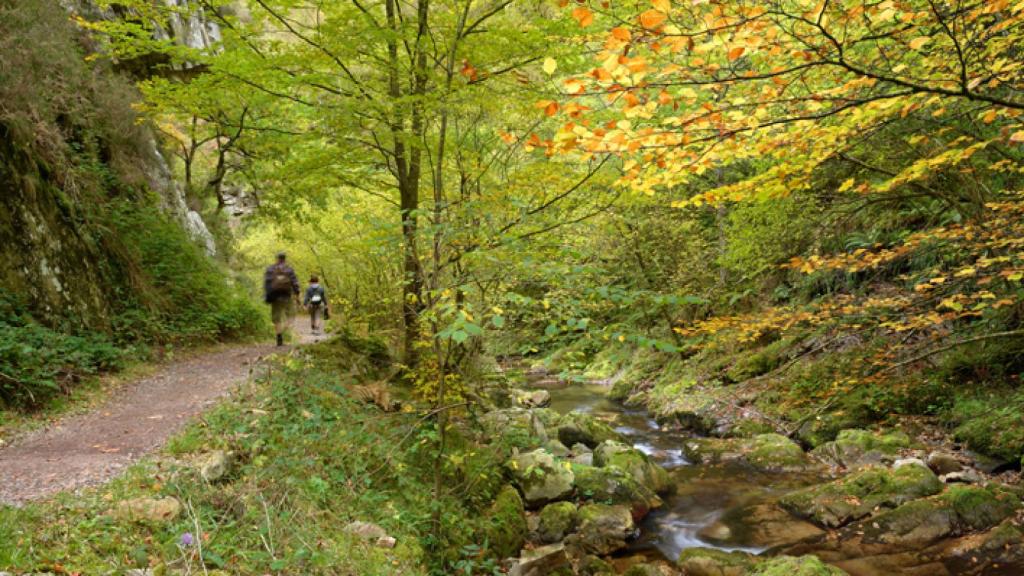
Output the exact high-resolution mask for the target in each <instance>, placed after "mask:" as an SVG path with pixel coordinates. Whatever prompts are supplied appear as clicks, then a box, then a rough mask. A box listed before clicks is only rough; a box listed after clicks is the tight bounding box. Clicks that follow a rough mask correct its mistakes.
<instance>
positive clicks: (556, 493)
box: [505, 448, 575, 508]
mask: <svg viewBox="0 0 1024 576" xmlns="http://www.w3.org/2000/svg"><path fill="white" fill-rule="evenodd" d="M505 466H506V468H508V470H509V472H510V473H511V474H512V479H513V482H514V483H515V485H516V486H517V487H518V488H519V491H520V492H522V494H523V499H524V500H525V502H526V506H527V507H528V508H536V507H539V506H542V505H544V504H547V503H548V502H554V501H557V500H563V499H565V498H567V497H568V496H569V495H570V494H572V491H573V480H574V479H575V476H574V474H573V472H572V467H571V466H570V464H569V463H568V462H564V461H557V460H555V457H554V456H552V455H551V453H550V452H548V451H546V450H544V449H543V448H539V449H537V450H534V451H532V452H525V453H521V454H515V455H513V456H512V458H510V459H509V461H508V462H507V463H506V464H505Z"/></svg>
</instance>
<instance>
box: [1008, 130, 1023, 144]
mask: <svg viewBox="0 0 1024 576" xmlns="http://www.w3.org/2000/svg"><path fill="white" fill-rule="evenodd" d="M1010 142H1024V130H1020V131H1018V132H1014V133H1013V135H1012V136H1010Z"/></svg>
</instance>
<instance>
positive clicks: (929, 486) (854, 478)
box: [779, 466, 942, 528]
mask: <svg viewBox="0 0 1024 576" xmlns="http://www.w3.org/2000/svg"><path fill="white" fill-rule="evenodd" d="M941 490H942V483H941V482H940V481H939V479H938V478H937V477H936V476H935V474H934V473H933V472H932V471H931V470H929V469H928V468H925V467H923V466H903V467H901V468H897V469H888V468H867V469H864V470H862V471H860V472H855V473H853V474H851V475H849V476H847V477H846V478H842V479H839V480H836V481H834V482H829V483H827V484H821V485H817V486H811V487H809V488H804V489H802V490H797V491H796V492H791V493H789V494H787V495H785V496H783V497H782V498H781V499H780V500H779V503H780V505H781V506H782V507H783V508H785V509H786V510H788V511H789V512H791V513H793V514H795V515H796V516H799V517H801V518H807V519H809V520H811V521H813V522H815V523H817V524H819V525H822V526H826V527H830V528H836V527H839V526H843V525H845V524H848V523H850V522H853V521H855V520H859V519H861V518H864V517H865V516H868V515H870V514H872V513H873V512H874V511H875V510H876V509H878V508H895V507H896V506H899V505H900V504H903V503H905V502H909V501H911V500H915V499H918V498H924V497H926V496H930V495H933V494H937V493H939V492H940V491H941Z"/></svg>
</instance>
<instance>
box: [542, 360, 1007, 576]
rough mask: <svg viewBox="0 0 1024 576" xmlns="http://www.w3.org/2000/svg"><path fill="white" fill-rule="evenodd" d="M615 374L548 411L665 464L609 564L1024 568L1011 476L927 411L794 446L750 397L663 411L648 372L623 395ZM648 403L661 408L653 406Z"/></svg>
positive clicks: (680, 400)
mask: <svg viewBox="0 0 1024 576" xmlns="http://www.w3.org/2000/svg"><path fill="white" fill-rule="evenodd" d="M594 372H595V370H594V369H593V368H591V369H590V373H591V374H594ZM623 376H624V371H623V370H621V369H619V370H618V371H617V373H616V374H614V375H612V376H610V377H607V378H604V379H602V380H600V381H599V382H598V383H596V384H594V383H591V384H589V385H588V384H580V383H576V384H572V385H568V386H567V387H564V388H559V387H557V386H556V388H555V389H552V390H551V394H552V406H553V407H555V408H556V409H557V410H559V411H566V410H570V409H572V410H582V411H584V412H587V413H594V414H596V415H598V416H599V418H601V419H603V420H605V421H607V422H608V423H609V424H610V425H611V426H613V427H614V428H615V430H617V431H619V432H621V433H623V434H624V435H625V436H626V437H627V438H628V440H629V441H630V442H631V443H632V444H633V445H634V446H635V447H636V448H638V449H641V450H643V451H644V452H645V453H648V454H650V455H651V457H652V459H653V460H655V461H656V462H658V463H659V464H661V465H663V466H665V467H666V468H667V469H668V471H669V473H670V478H671V483H672V484H673V490H672V491H671V495H668V496H666V497H665V506H664V507H661V508H659V509H658V510H656V511H654V512H652V513H651V514H650V516H649V517H648V518H647V519H646V520H645V521H644V522H643V523H642V524H641V525H640V527H641V529H642V533H641V536H640V538H639V540H637V541H636V542H634V543H633V544H632V545H631V546H630V548H629V549H628V551H627V554H626V556H623V557H620V558H619V560H618V563H619V565H620V566H624V565H630V564H633V563H640V565H642V566H646V565H647V563H651V565H654V566H657V567H658V569H659V570H661V573H682V574H697V575H703V574H715V575H718V574H756V573H760V572H759V570H761V568H760V567H759V566H765V564H764V560H762V559H763V558H766V557H767V558H774V557H783V556H787V555H793V556H797V557H800V558H803V560H801V561H802V562H806V563H808V566H810V565H811V564H814V566H815V567H814V568H806V570H809V571H806V572H799V573H801V574H804V573H806V574H831V573H832V572H829V571H828V570H830V568H827V567H825V566H818V565H817V564H816V563H817V562H818V560H819V559H820V560H824V561H825V562H827V563H828V564H829V565H831V566H832V568H831V569H836V568H838V569H842V570H843V571H844V572H841V573H848V574H852V575H854V576H876V575H878V576H881V575H883V574H918V573H922V574H923V573H928V574H949V575H953V574H992V575H1001V574H1018V573H1021V571H1024V546H1022V545H1021V544H1020V542H1021V536H1022V535H1024V531H1022V528H1021V526H1022V521H1024V516H1022V514H1021V507H1022V503H1021V496H1022V495H1024V487H1022V486H1021V484H1020V477H1019V474H1018V473H1017V472H1016V471H1013V470H999V469H998V466H997V467H996V468H995V469H993V468H992V463H993V461H992V459H990V458H985V457H983V456H981V455H975V457H972V453H971V452H965V451H963V450H961V449H960V448H962V446H957V445H956V444H955V443H954V442H952V441H951V440H950V438H949V437H948V436H946V435H943V434H941V432H942V431H941V429H938V428H936V427H935V426H929V424H930V423H927V422H924V423H922V422H920V421H916V422H915V421H911V420H904V421H902V422H901V421H900V420H899V419H893V420H891V421H890V423H891V424H892V427H891V428H888V429H882V428H875V429H873V430H864V429H843V430H841V431H840V432H838V433H837V434H836V435H835V437H834V438H833V439H831V440H828V441H825V442H821V443H819V444H818V445H817V446H816V447H815V448H813V449H811V450H810V451H807V452H805V450H804V446H801V445H800V444H799V443H798V442H797V441H794V440H791V439H789V438H787V437H786V436H784V435H780V434H777V433H768V432H761V431H760V430H759V428H760V427H761V426H763V425H764V424H765V420H766V419H765V418H764V416H763V415H762V414H758V413H756V408H754V409H752V410H750V411H747V412H746V414H751V416H749V417H747V418H744V412H743V410H742V404H739V405H735V404H730V403H725V402H722V403H723V404H726V405H727V409H726V412H727V411H728V410H729V409H731V410H732V412H731V413H729V414H730V416H731V418H730V419H729V420H725V419H724V418H723V420H717V421H716V420H714V419H713V417H714V416H720V415H721V414H723V412H713V411H710V410H708V411H705V412H697V411H693V412H679V411H677V412H675V413H672V412H668V411H666V410H664V408H665V406H666V405H665V404H659V403H658V400H659V399H662V398H664V397H665V394H664V389H662V390H661V395H659V394H658V392H659V389H658V387H657V385H656V384H653V385H652V383H647V384H646V386H645V387H641V389H639V390H636V389H634V390H633V394H631V395H630V396H629V397H627V400H629V402H628V403H627V404H628V405H623V404H620V403H618V402H617V401H613V400H609V399H608V398H607V397H606V396H605V395H606V394H610V395H611V396H616V395H617V394H616V392H619V394H621V390H622V386H621V385H619V384H618V383H620V382H622V381H623ZM662 377H663V378H664V375H662ZM552 381H557V379H552V378H550V377H547V378H543V379H541V382H544V383H545V385H547V386H550V382H552ZM695 396H697V398H692V397H691V398H688V397H687V394H686V392H685V391H675V392H674V397H673V400H674V401H675V404H673V405H672V406H673V407H675V408H676V409H677V410H678V407H679V406H681V405H684V403H686V402H691V404H689V405H691V406H692V405H693V404H694V403H697V402H698V401H700V400H706V398H707V396H703V397H702V396H700V395H698V394H695ZM620 397H621V396H620ZM645 403H646V405H649V406H651V407H652V408H654V409H658V408H661V409H662V410H661V411H660V412H659V413H658V414H657V418H655V417H654V415H651V416H648V413H647V412H646V409H645ZM712 404H713V402H708V403H707V404H704V405H703V406H707V405H712ZM720 405H721V404H720ZM712 422H716V423H717V424H716V425H711V423H712ZM725 422H727V423H728V426H725V425H723V423H725ZM900 424H902V428H904V429H907V430H910V431H911V432H912V434H907V433H906V432H903V431H902V430H900V429H899V428H900V427H901V426H900ZM711 434H717V436H711ZM795 436H796V435H795ZM673 449H675V450H676V451H675V452H673ZM924 526H927V527H928V528H927V529H925V528H923V527H924ZM633 553H635V554H636V556H631V554H633ZM810 556H814V558H813V559H812V558H810ZM644 569H646V568H644ZM801 569H803V568H801ZM638 573H639V572H638ZM651 573H653V572H651ZM772 573H774V572H772ZM786 573H789V572H786ZM835 573H840V572H835Z"/></svg>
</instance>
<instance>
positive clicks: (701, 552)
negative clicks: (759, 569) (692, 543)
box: [676, 548, 756, 576]
mask: <svg viewBox="0 0 1024 576" xmlns="http://www.w3.org/2000/svg"><path fill="white" fill-rule="evenodd" d="M755 562H756V558H755V557H754V556H753V555H752V554H748V553H747V552H726V551H724V550H719V549H717V548H687V549H686V550H683V552H682V553H681V554H680V555H679V560H678V562H677V563H676V565H677V566H678V567H679V568H680V569H681V570H682V571H683V574H687V575H688V576H746V574H748V572H749V571H750V570H751V569H752V568H753V567H754V564H755Z"/></svg>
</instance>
